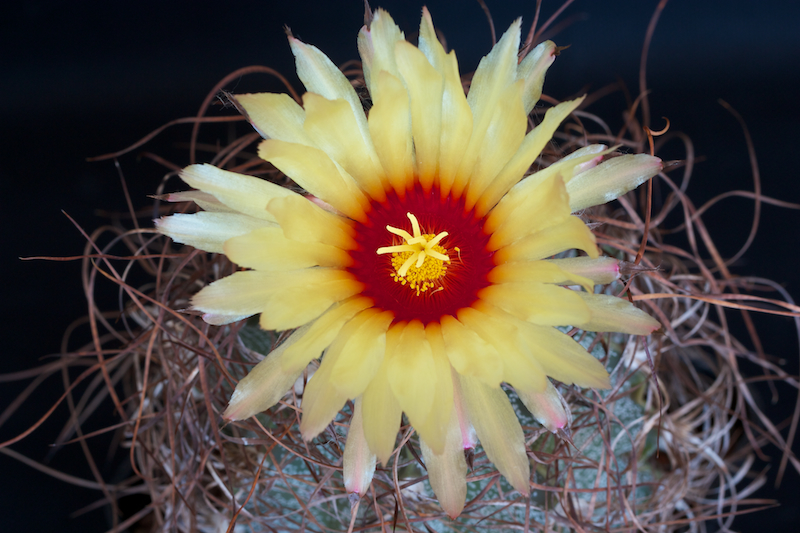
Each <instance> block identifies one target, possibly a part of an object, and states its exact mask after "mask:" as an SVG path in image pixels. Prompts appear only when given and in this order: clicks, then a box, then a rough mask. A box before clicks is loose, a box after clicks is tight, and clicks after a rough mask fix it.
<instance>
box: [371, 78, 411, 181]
mask: <svg viewBox="0 0 800 533" xmlns="http://www.w3.org/2000/svg"><path fill="white" fill-rule="evenodd" d="M376 75H377V80H376V82H373V85H374V86H376V87H380V88H381V94H383V98H381V99H380V100H378V101H376V102H375V105H373V106H372V109H370V112H369V131H370V134H371V135H372V142H373V143H374V145H375V151H376V152H377V153H378V158H379V159H380V161H381V165H382V166H383V170H384V172H386V177H387V179H388V180H389V183H390V184H391V186H392V187H393V188H394V190H395V191H396V192H397V194H399V195H401V196H403V195H405V191H406V189H407V188H408V187H409V186H410V185H411V183H412V180H413V176H414V168H413V157H412V146H413V145H412V142H411V111H410V104H409V99H408V92H407V91H406V88H405V87H404V86H403V84H402V82H401V81H400V80H399V79H398V78H396V77H394V76H392V75H391V74H389V73H388V72H386V71H380V72H377V73H376Z"/></svg>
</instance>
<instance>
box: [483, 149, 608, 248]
mask: <svg viewBox="0 0 800 533" xmlns="http://www.w3.org/2000/svg"><path fill="white" fill-rule="evenodd" d="M613 151H614V148H611V149H606V147H605V146H603V145H602V144H593V145H590V146H585V147H583V148H580V149H578V150H575V151H574V152H572V153H571V154H569V155H568V156H566V157H563V158H561V159H560V160H558V161H557V162H555V163H553V164H552V165H550V166H549V167H547V168H544V169H542V170H540V171H539V172H536V173H534V174H531V175H530V176H528V177H526V178H525V179H524V180H522V181H520V182H519V183H517V184H516V185H514V186H513V187H512V188H511V189H510V190H509V191H508V193H507V194H506V195H504V196H503V197H502V198H501V199H500V201H499V202H497V205H495V207H494V208H492V210H491V212H490V213H489V215H488V216H487V217H486V222H485V224H484V230H485V231H486V232H488V233H491V232H493V231H494V230H495V229H497V226H499V225H500V224H501V223H502V222H503V220H505V219H506V217H507V216H508V214H509V213H511V212H512V211H513V210H514V209H516V208H517V207H519V205H520V204H521V203H522V202H524V201H525V199H526V198H527V197H528V196H529V195H531V194H536V192H535V191H536V188H537V187H538V186H539V185H541V184H542V183H543V182H544V181H545V180H547V179H549V178H550V176H552V175H554V174H558V175H560V176H561V177H562V178H563V179H564V183H567V182H568V180H569V179H572V177H573V174H574V173H575V172H576V170H578V169H580V168H582V165H586V164H594V163H595V162H596V161H598V160H599V159H602V156H603V155H605V154H608V153H610V152H613ZM567 192H569V189H567ZM487 208H488V206H487Z"/></svg>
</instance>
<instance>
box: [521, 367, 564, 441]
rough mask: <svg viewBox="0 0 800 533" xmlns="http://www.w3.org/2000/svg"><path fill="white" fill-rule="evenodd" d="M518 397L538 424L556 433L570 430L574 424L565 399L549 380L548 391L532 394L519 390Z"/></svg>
mask: <svg viewBox="0 0 800 533" xmlns="http://www.w3.org/2000/svg"><path fill="white" fill-rule="evenodd" d="M517 396H519V399H520V400H522V403H523V404H525V407H527V409H528V411H530V413H531V414H532V415H533V417H534V418H535V419H536V421H537V422H539V423H540V424H541V425H543V426H544V427H545V428H547V430H548V431H551V432H553V433H555V432H556V431H558V430H559V429H564V428H567V429H569V426H570V424H571V423H572V413H571V412H570V410H569V405H567V402H566V401H564V397H563V396H561V393H560V392H558V389H556V388H555V387H554V386H553V384H552V383H551V382H550V380H547V390H545V391H544V392H530V391H520V390H517Z"/></svg>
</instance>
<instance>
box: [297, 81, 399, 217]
mask: <svg viewBox="0 0 800 533" xmlns="http://www.w3.org/2000/svg"><path fill="white" fill-rule="evenodd" d="M303 105H304V106H305V110H306V120H305V124H304V125H303V128H304V130H305V132H306V133H307V134H308V136H309V137H310V138H311V139H312V140H313V141H314V145H315V146H316V147H318V148H320V149H321V150H322V151H323V152H325V153H326V154H327V155H328V156H329V157H330V158H331V159H332V160H333V161H335V162H336V163H338V164H339V165H341V166H342V167H343V168H344V170H345V172H347V173H348V174H349V175H350V176H352V177H353V179H354V180H355V181H356V183H357V184H358V186H359V187H361V189H363V190H364V191H365V192H366V193H367V194H369V195H370V196H371V197H372V198H373V199H374V200H375V201H378V202H382V201H384V200H385V199H386V193H385V192H384V190H383V189H384V186H383V181H384V180H385V177H384V175H383V168H382V167H381V166H380V162H379V161H378V156H377V154H376V153H375V149H374V148H373V146H372V139H371V138H369V137H368V138H367V139H364V138H363V137H362V136H361V135H360V134H359V131H358V124H357V123H356V120H355V118H354V116H353V111H352V109H350V105H349V104H348V103H347V101H346V100H341V99H340V100H328V99H327V98H324V97H322V96H319V95H318V94H314V93H306V94H304V95H303Z"/></svg>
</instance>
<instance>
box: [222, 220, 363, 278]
mask: <svg viewBox="0 0 800 533" xmlns="http://www.w3.org/2000/svg"><path fill="white" fill-rule="evenodd" d="M223 248H224V250H225V255H227V256H228V258H229V259H230V260H231V261H233V262H234V263H236V264H237V265H240V266H243V267H246V268H253V269H256V270H295V269H298V268H306V267H311V266H326V267H341V268H344V267H347V266H349V265H350V264H351V263H352V259H351V258H350V254H348V253H347V252H345V251H343V250H340V249H339V248H336V247H334V246H329V245H327V244H319V243H304V242H298V241H293V240H289V239H287V238H286V237H285V236H284V233H283V230H282V229H281V228H279V227H273V228H259V229H257V230H254V231H251V232H250V233H247V234H246V235H240V236H238V237H232V238H230V239H228V240H227V241H225V245H224V247H223Z"/></svg>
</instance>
